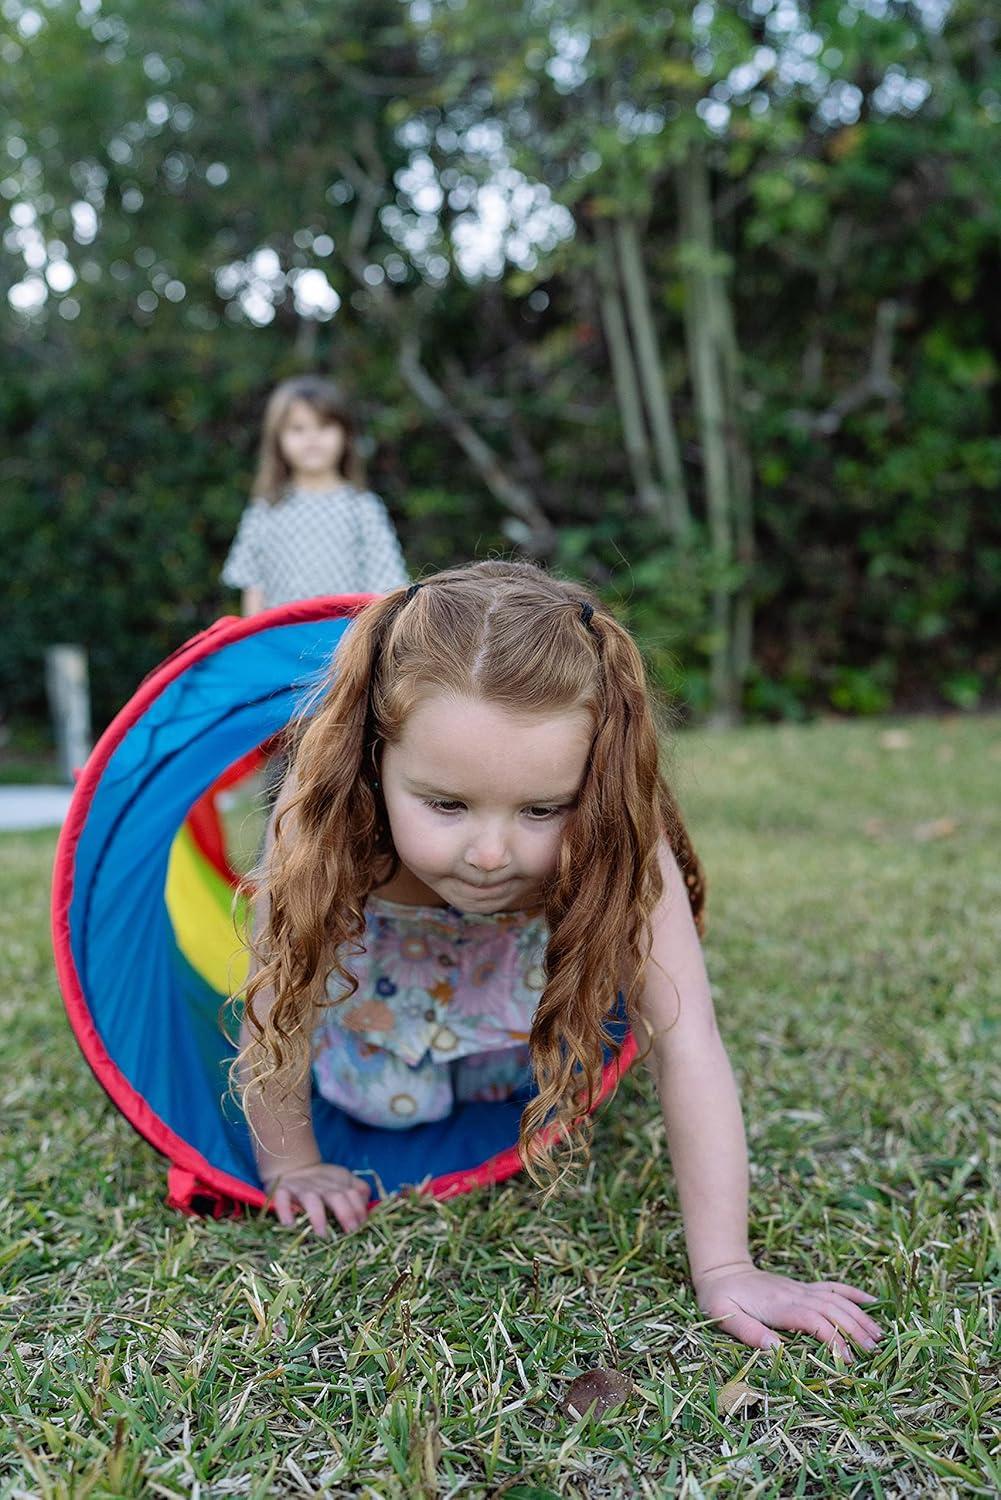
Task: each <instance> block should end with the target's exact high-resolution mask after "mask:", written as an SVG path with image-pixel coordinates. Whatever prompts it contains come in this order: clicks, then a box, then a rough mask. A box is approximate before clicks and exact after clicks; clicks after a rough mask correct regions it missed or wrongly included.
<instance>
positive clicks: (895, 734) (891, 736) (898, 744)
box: [879, 729, 911, 750]
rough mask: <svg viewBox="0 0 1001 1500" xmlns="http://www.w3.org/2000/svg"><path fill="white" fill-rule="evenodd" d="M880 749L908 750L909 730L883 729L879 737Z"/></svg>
mask: <svg viewBox="0 0 1001 1500" xmlns="http://www.w3.org/2000/svg"><path fill="white" fill-rule="evenodd" d="M879 746H880V749H881V750H909V749H910V748H911V736H910V731H909V730H907V729H884V730H883V733H882V734H881V735H880V737H879Z"/></svg>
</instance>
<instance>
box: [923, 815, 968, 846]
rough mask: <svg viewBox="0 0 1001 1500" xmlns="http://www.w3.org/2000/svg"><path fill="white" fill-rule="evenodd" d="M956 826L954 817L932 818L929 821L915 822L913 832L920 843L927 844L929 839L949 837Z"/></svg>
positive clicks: (957, 825)
mask: <svg viewBox="0 0 1001 1500" xmlns="http://www.w3.org/2000/svg"><path fill="white" fill-rule="evenodd" d="M958 827H959V824H958V823H957V822H956V819H955V818H932V820H931V822H930V823H916V824H915V825H914V830H913V832H914V837H915V838H916V839H917V840H918V842H919V843H920V844H927V843H928V842H929V841H930V840H931V839H951V838H952V835H953V834H954V833H955V832H956V829H957V828H958Z"/></svg>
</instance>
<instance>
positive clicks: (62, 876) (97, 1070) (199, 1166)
mask: <svg viewBox="0 0 1001 1500" xmlns="http://www.w3.org/2000/svg"><path fill="white" fill-rule="evenodd" d="M373 597H374V596H373V595H371V594H345V595H340V596H327V597H322V598H317V599H304V600H301V601H298V602H296V603H294V604H283V605H278V606H276V607H275V608H273V609H268V610H264V611H262V612H261V613H260V614H257V615H251V616H248V617H246V618H242V617H239V616H233V615H226V616H223V617H222V618H221V619H219V620H217V621H216V622H215V623H214V624H213V625H210V626H209V627H208V628H207V629H206V630H203V631H201V632H200V633H199V634H198V635H195V636H193V637H192V638H191V639H190V640H189V641H187V642H186V643H185V644H184V645H183V646H181V647H179V648H178V650H177V651H175V652H174V653H173V654H172V655H171V656H169V657H167V659H166V660H165V661H163V662H161V663H160V665H159V666H158V667H156V668H154V669H153V671H152V672H150V674H149V675H148V676H147V677H146V678H144V680H143V681H142V682H141V683H140V685H139V687H138V688H137V690H136V692H135V693H134V695H133V696H132V697H131V698H130V699H129V701H128V703H126V704H125V706H124V707H123V708H122V709H121V710H120V711H119V712H118V713H117V714H116V715H115V717H114V719H113V720H112V721H111V723H110V724H109V725H108V727H107V729H106V730H105V731H104V733H103V734H102V735H101V737H100V739H99V740H98V742H97V744H96V745H95V747H94V749H93V751H92V752H91V754H90V756H89V757H88V760H87V763H86V765H85V766H84V768H83V771H82V772H81V775H80V778H79V780H78V782H77V784H76V787H75V789H74V792H73V796H72V799H71V801H70V807H69V811H68V813H67V816H66V820H65V822H64V824H63V827H62V829H61V831H60V835H59V841H58V844H57V846H56V856H55V862H54V866H53V875H52V947H53V953H54V956H55V965H56V974H57V977H58V979H59V987H60V990H61V991H62V996H63V1002H64V1004H65V1007H66V1013H67V1016H68V1017H69V1021H70V1025H71V1026H72V1028H73V1032H74V1035H75V1036H76V1039H77V1042H78V1044H79V1046H80V1050H81V1051H82V1052H83V1055H84V1058H85V1059H86V1061H87V1063H88V1064H89V1066H90V1068H91V1070H92V1072H93V1073H94V1076H95V1078H96V1079H97V1081H98V1083H99V1084H100V1085H101V1087H102V1088H103V1089H104V1091H105V1093H106V1094H107V1095H108V1097H109V1098H110V1100H111V1102H112V1103H113V1104H114V1105H115V1107H116V1108H117V1109H118V1110H119V1111H120V1112H121V1114H123V1115H124V1117H125V1118H126V1120H128V1122H129V1124H130V1125H131V1126H132V1127H133V1129H134V1130H135V1131H137V1133H138V1134H139V1135H141V1136H142V1137H143V1138H144V1139H145V1140H146V1141H148V1142H149V1144H150V1145H151V1146H153V1147H154V1149H155V1150H157V1151H158V1152H160V1153H161V1155H163V1156H165V1157H166V1158H167V1160H168V1162H170V1163H171V1164H172V1165H173V1166H174V1167H177V1168H179V1169H180V1171H181V1172H183V1173H189V1174H191V1178H192V1179H193V1180H195V1182H196V1183H197V1190H198V1191H199V1192H200V1191H201V1190H202V1189H205V1190H206V1191H207V1193H208V1194H209V1195H216V1196H218V1197H220V1198H223V1199H231V1200H233V1201H234V1202H235V1203H238V1204H246V1205H248V1206H250V1207H253V1208H264V1207H265V1206H266V1205H267V1202H268V1199H267V1195H266V1194H265V1193H264V1192H263V1191H262V1190H261V1189H260V1188H255V1187H252V1186H251V1185H250V1184H249V1183H247V1182H244V1181H243V1180H242V1179H241V1178H238V1177H234V1176H232V1174H230V1173H228V1172H223V1171H221V1170H220V1169H219V1168H218V1167H214V1166H212V1164H211V1163H210V1162H208V1161H207V1160H206V1159H205V1157H204V1156H202V1154H201V1153H200V1152H199V1151H196V1150H195V1148H194V1147H193V1146H192V1145H191V1144H190V1143H189V1142H188V1141H186V1140H184V1138H183V1137H182V1136H179V1135H178V1134H177V1133H176V1131H174V1130H172V1129H171V1128H170V1126H169V1125H167V1123H166V1122H165V1121H164V1120H162V1119H161V1118H160V1116H159V1115H157V1114H156V1113H155V1111H154V1110H152V1109H151V1108H150V1106H149V1105H148V1104H147V1102H146V1100H145V1099H144V1098H143V1097H142V1095H141V1094H140V1093H139V1092H138V1091H137V1090H136V1089H135V1088H134V1087H133V1086H132V1084H131V1083H130V1082H129V1081H128V1079H127V1078H126V1077H125V1075H124V1074H123V1073H122V1071H121V1069H120V1068H119V1067H118V1065H117V1063H116V1062H115V1061H114V1060H113V1059H112V1058H111V1057H110V1056H109V1054H108V1052H107V1049H106V1048H105V1046H104V1043H103V1042H102V1040H101V1037H100V1035H99V1033H98V1030H97V1027H96V1026H95V1024H94V1020H93V1017H92V1015H91V1011H90V1006H89V1005H88V1003H87V997H86V995H85V994H84V991H83V986H82V984H81V982H80V976H79V974H78V972H77V968H76V963H75V961H74V958H73V952H72V946H71V943H70V930H69V911H70V905H71V903H72V899H73V885H74V873H75V861H76V851H77V845H78V844H79V841H80V836H81V834H82V832H83V829H84V825H85V824H86V821H87V815H88V812H89V810H90V805H91V802H92V801H93V798H94V793H95V791H96V789H97V786H98V783H99V782H100V779H101V776H102V775H103V773H104V770H105V768H106V766H107V764H108V762H109V760H110V759H111V757H112V755H113V754H114V752H115V750H116V749H117V748H118V746H119V745H120V744H121V742H122V740H123V739H124V738H125V736H126V734H127V733H128V732H129V730H130V729H131V728H132V727H133V725H134V724H136V723H137V722H138V720H139V719H140V718H141V717H142V715H143V714H144V713H145V712H146V710H147V709H148V708H149V706H150V704H152V703H154V702H155V701H156V699H157V698H158V697H159V696H160V694H161V693H162V692H163V691H164V690H165V689H166V688H167V687H169V685H170V684H171V683H172V682H173V681H174V680H175V679H176V678H177V677H179V676H181V674H182V673H183V672H186V671H187V670H188V669H189V667H191V666H192V665H193V664H194V663H195V662H197V661H200V660H201V659H202V658H203V657H205V656H210V655H212V654H213V653H214V652H216V651H218V650H220V649H222V648H223V647H224V646H230V645H232V644H234V643H235V642H236V641H240V640H244V639H246V638H247V637H249V636H252V635H257V634H259V633H260V632H261V631H263V630H270V629H272V628H274V627H275V626H276V625H277V626H284V625H303V624H311V623H313V622H314V621H317V620H335V619H351V618H353V616H354V615H356V614H357V613H358V612H359V610H361V609H362V608H363V607H364V606H365V605H366V604H367V603H368V602H369V601H370V599H371V598H373ZM635 1056H636V1041H635V1038H634V1037H633V1036H632V1035H631V1034H629V1035H628V1036H627V1037H626V1039H625V1041H624V1042H623V1044H622V1049H621V1052H620V1054H619V1057H618V1059H617V1060H613V1061H612V1062H610V1063H608V1064H607V1065H606V1066H605V1069H604V1072H603V1074H602V1080H601V1089H600V1092H599V1095H598V1098H597V1100H596V1101H595V1107H597V1105H599V1104H601V1103H602V1102H603V1101H604V1100H605V1099H606V1098H607V1097H608V1096H609V1094H611V1093H613V1092H614V1090H615V1088H616V1087H617V1084H618V1080H619V1078H620V1077H621V1076H622V1074H623V1073H624V1072H625V1071H626V1070H627V1069H628V1068H629V1067H630V1065H631V1064H632V1062H633V1061H634V1059H635ZM520 1170H521V1161H520V1158H519V1156H518V1151H517V1147H516V1146H511V1147H508V1148H506V1149H505V1150H503V1151H500V1152H498V1153H497V1154H496V1155H494V1156H492V1157H488V1159H487V1160H486V1161H485V1162H482V1163H481V1164H480V1165H479V1166H478V1167H475V1168H472V1169H462V1170H460V1171H457V1172H448V1173H443V1174H441V1175H440V1176H437V1177H433V1178H431V1179H430V1181H429V1182H428V1183H427V1184H426V1185H425V1186H424V1187H423V1188H422V1191H425V1192H428V1193H430V1194H432V1195H433V1196H435V1197H438V1198H447V1197H452V1196H453V1195H455V1194H457V1193H461V1192H464V1191H466V1190H467V1189H470V1188H473V1187H479V1186H483V1185H486V1184H488V1183H493V1182H502V1181H504V1180H505V1179H506V1178H508V1177H510V1176H512V1175H513V1174H514V1173H516V1172H518V1171H520ZM197 1195H198V1193H197V1192H194V1193H192V1195H191V1196H197ZM178 1206H181V1207H184V1206H186V1205H185V1204H184V1203H179V1204H178Z"/></svg>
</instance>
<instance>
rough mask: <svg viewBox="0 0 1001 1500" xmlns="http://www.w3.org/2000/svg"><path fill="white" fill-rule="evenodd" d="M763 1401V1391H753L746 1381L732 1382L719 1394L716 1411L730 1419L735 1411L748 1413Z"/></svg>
mask: <svg viewBox="0 0 1001 1500" xmlns="http://www.w3.org/2000/svg"><path fill="white" fill-rule="evenodd" d="M762 1399H763V1396H762V1393H761V1391H756V1390H754V1389H752V1387H751V1386H749V1385H748V1383H747V1381H746V1380H731V1381H730V1383H729V1385H725V1386H724V1387H723V1389H722V1390H721V1391H719V1392H718V1394H717V1396H716V1409H717V1411H718V1412H720V1413H721V1415H722V1416H724V1417H729V1416H730V1415H731V1414H732V1413H733V1412H735V1411H746V1410H747V1408H748V1407H749V1406H754V1405H755V1404H756V1403H757V1402H758V1401H761V1400H762Z"/></svg>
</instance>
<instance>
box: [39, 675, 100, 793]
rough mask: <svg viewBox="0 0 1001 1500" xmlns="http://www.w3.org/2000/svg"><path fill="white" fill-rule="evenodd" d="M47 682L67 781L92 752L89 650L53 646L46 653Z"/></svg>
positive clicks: (60, 766) (62, 766)
mask: <svg viewBox="0 0 1001 1500" xmlns="http://www.w3.org/2000/svg"><path fill="white" fill-rule="evenodd" d="M45 686H46V689H47V691H48V695H49V709H50V712H51V714H52V722H53V725H54V727H55V732H56V749H57V751H58V753H59V769H60V770H61V772H62V775H63V780H64V781H72V780H73V773H74V772H75V771H77V770H79V768H80V767H81V766H82V765H83V763H84V761H85V760H86V759H87V756H88V755H89V754H90V691H89V688H88V682H87V653H86V651H85V650H84V649H83V647H82V646H50V647H49V648H48V650H47V651H46V653H45Z"/></svg>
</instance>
